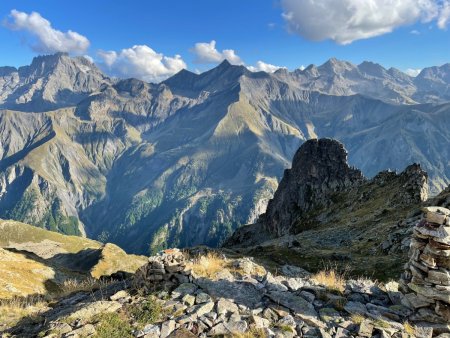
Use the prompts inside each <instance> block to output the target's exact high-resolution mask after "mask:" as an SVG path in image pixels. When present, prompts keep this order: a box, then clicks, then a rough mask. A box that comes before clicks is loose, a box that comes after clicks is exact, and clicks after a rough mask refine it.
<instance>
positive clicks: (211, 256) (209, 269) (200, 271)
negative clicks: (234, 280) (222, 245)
mask: <svg viewBox="0 0 450 338" xmlns="http://www.w3.org/2000/svg"><path fill="white" fill-rule="evenodd" d="M228 265H229V263H228V261H227V260H226V259H224V258H223V257H221V256H220V255H219V254H218V253H216V252H208V253H207V254H206V255H204V256H200V257H197V258H195V259H193V261H192V263H191V264H190V265H189V268H190V269H192V271H193V272H194V273H195V274H197V275H199V276H201V277H208V278H214V277H215V276H216V275H217V273H218V272H220V271H222V270H223V269H226V268H227V267H228Z"/></svg>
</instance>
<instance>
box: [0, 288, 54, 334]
mask: <svg viewBox="0 0 450 338" xmlns="http://www.w3.org/2000/svg"><path fill="white" fill-rule="evenodd" d="M46 307H47V302H46V301H45V299H44V298H43V297H38V296H36V297H26V298H24V297H15V298H11V299H4V300H0V329H2V325H4V326H5V327H6V328H8V327H11V326H13V325H15V324H16V323H18V322H19V321H20V320H21V319H22V318H24V317H30V318H32V317H37V316H38V314H39V312H40V311H42V310H44V309H45V308H46Z"/></svg>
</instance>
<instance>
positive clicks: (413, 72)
mask: <svg viewBox="0 0 450 338" xmlns="http://www.w3.org/2000/svg"><path fill="white" fill-rule="evenodd" d="M421 71H422V69H414V68H408V69H407V70H405V73H406V74H408V75H409V76H412V77H416V76H417V75H419V74H420V72H421Z"/></svg>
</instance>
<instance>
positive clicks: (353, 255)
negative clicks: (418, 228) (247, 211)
mask: <svg viewBox="0 0 450 338" xmlns="http://www.w3.org/2000/svg"><path fill="white" fill-rule="evenodd" d="M346 156H347V154H346V152H345V149H344V148H343V147H342V145H341V144H340V143H339V142H337V141H333V140H328V139H325V140H310V141H307V142H305V144H304V145H303V146H302V147H300V149H299V151H298V152H297V154H296V156H295V158H294V161H293V165H292V169H290V170H287V171H286V173H285V175H284V177H283V180H282V182H281V183H280V185H279V188H278V190H277V191H276V193H275V195H274V199H273V200H272V201H270V202H269V204H268V207H267V211H266V213H265V214H264V215H262V216H261V217H260V219H259V221H258V222H257V223H255V224H251V225H247V226H243V227H241V228H239V229H238V230H237V231H235V233H234V234H233V236H231V237H230V238H229V239H228V240H227V242H226V243H225V244H224V246H225V247H231V248H234V249H235V250H239V251H241V252H243V253H247V254H249V255H255V256H258V257H260V258H262V259H267V260H269V261H273V262H274V263H276V264H281V263H284V264H285V263H289V264H295V265H299V266H301V267H303V268H306V269H308V270H315V269H320V268H321V266H322V262H324V261H327V262H328V261H331V262H333V263H332V264H335V265H337V266H341V267H342V268H344V267H345V266H347V265H349V266H351V267H352V269H353V270H354V272H355V273H358V274H363V275H365V274H371V275H372V274H375V276H376V277H377V278H379V279H382V280H386V279H389V278H394V277H395V278H396V277H397V276H398V275H399V274H400V272H401V270H402V267H403V264H404V263H405V262H406V260H407V252H408V249H409V243H410V237H411V234H412V227H413V226H414V224H415V223H416V221H417V219H418V216H419V215H418V213H417V211H418V210H420V208H421V206H422V205H423V203H424V201H425V200H426V199H427V197H428V175H427V173H426V172H425V171H424V170H423V169H422V168H421V166H420V165H418V164H412V165H410V166H408V167H407V168H406V169H405V170H404V171H403V172H401V173H396V172H392V171H388V170H386V171H382V172H380V173H378V174H377V175H376V176H375V177H374V178H372V179H365V178H364V177H362V174H361V172H360V171H358V170H357V169H354V168H351V167H350V166H349V165H348V164H347V162H346Z"/></svg>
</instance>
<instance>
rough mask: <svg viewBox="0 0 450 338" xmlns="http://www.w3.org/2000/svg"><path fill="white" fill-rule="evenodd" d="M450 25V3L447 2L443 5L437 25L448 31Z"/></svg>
mask: <svg viewBox="0 0 450 338" xmlns="http://www.w3.org/2000/svg"><path fill="white" fill-rule="evenodd" d="M449 23H450V1H445V2H444V3H443V5H442V9H441V12H440V13H439V18H438V22H437V25H438V27H439V28H440V29H446V28H447V25H448V24H449Z"/></svg>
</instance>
